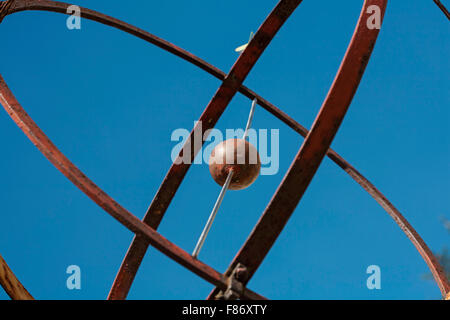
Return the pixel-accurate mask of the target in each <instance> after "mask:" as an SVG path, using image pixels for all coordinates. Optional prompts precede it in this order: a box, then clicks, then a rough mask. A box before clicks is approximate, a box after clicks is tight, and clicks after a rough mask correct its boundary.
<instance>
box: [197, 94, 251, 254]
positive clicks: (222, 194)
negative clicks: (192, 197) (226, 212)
mask: <svg viewBox="0 0 450 320" xmlns="http://www.w3.org/2000/svg"><path fill="white" fill-rule="evenodd" d="M257 102H258V100H257V99H256V98H255V99H253V102H252V106H251V108H250V113H249V115H248V120H247V125H246V126H245V131H244V135H243V136H242V139H245V138H246V137H247V134H248V130H249V129H250V127H251V126H252V121H253V115H254V114H255V106H256V103H257ZM231 178H233V170H230V172H229V173H228V176H227V179H226V180H225V183H224V185H223V187H222V190H220V193H219V197H218V198H217V201H216V203H215V205H214V208H213V210H212V212H211V214H210V215H209V218H208V221H207V222H206V225H205V227H204V228H203V232H202V234H201V235H200V238H199V239H198V241H197V245H196V246H195V249H194V252H193V253H192V256H193V257H194V258H197V257H198V254H199V253H200V250H201V249H202V247H203V244H204V243H205V240H206V237H207V236H208V233H209V230H210V229H211V226H212V224H213V222H214V219H215V218H216V215H217V212H218V211H219V208H220V205H221V204H222V200H223V198H224V197H225V193H226V192H227V189H228V186H229V185H230V183H231Z"/></svg>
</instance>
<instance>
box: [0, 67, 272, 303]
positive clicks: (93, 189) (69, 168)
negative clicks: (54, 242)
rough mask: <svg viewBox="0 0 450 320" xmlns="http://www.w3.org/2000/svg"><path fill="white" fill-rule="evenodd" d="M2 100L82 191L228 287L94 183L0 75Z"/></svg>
mask: <svg viewBox="0 0 450 320" xmlns="http://www.w3.org/2000/svg"><path fill="white" fill-rule="evenodd" d="M0 103H1V104H2V105H3V107H4V109H5V110H6V112H7V113H8V114H9V116H10V117H11V118H12V119H13V120H14V122H15V123H16V124H17V126H18V127H19V128H20V129H21V130H22V131H23V132H24V133H25V135H26V136H27V137H28V138H29V139H30V140H31V142H33V144H34V145H35V146H36V147H37V148H38V149H39V150H40V151H41V152H42V154H43V155H44V156H45V157H46V158H47V159H48V160H49V161H50V162H51V163H52V164H53V165H54V166H55V167H56V168H57V169H58V170H59V171H61V173H62V174H64V175H65V176H66V177H67V178H68V179H69V180H70V181H71V182H72V183H73V184H74V185H75V186H77V187H78V188H79V189H80V190H81V191H83V192H84V193H85V194H86V195H87V196H88V197H89V198H91V199H92V200H93V201H94V202H95V203H96V204H97V205H99V206H100V207H101V208H102V209H103V210H105V211H106V212H107V213H109V214H110V215H111V216H112V217H113V218H115V219H116V220H117V221H119V222H120V223H121V224H122V225H124V226H125V227H126V228H128V229H129V230H130V231H132V232H134V233H135V234H139V235H140V236H142V238H144V239H145V240H146V241H148V242H149V243H150V244H151V245H152V246H153V247H155V248H156V249H157V250H159V251H160V252H162V253H163V254H165V255H166V256H168V257H169V258H171V259H172V260H174V261H176V262H178V263H179V264H181V265H182V266H184V267H185V268H187V269H188V270H190V271H192V272H193V273H195V274H197V275H198V276H200V277H201V278H203V279H205V280H206V281H208V282H210V283H212V284H214V285H217V286H220V287H221V288H223V289H224V290H225V289H226V288H227V287H228V282H227V280H226V279H225V278H224V277H223V275H222V274H220V273H219V272H217V271H216V270H214V269H213V268H211V267H210V266H208V265H206V264H204V263H203V262H201V261H199V260H197V259H194V258H192V256H191V255H190V254H189V253H187V252H186V251H184V250H183V249H181V248H180V247H178V246H177V245H175V244H174V243H172V242H170V241H169V240H167V239H166V238H165V237H163V236H162V235H161V234H159V233H158V232H156V231H155V230H154V229H153V228H151V227H150V226H148V225H146V224H145V223H143V222H142V221H141V220H139V219H138V218H137V217H136V216H134V215H133V214H131V213H130V212H129V211H127V210H126V209H125V208H123V207H122V206H121V205H120V204H119V203H117V202H116V201H115V200H113V199H112V198H111V197H110V196H109V195H107V194H106V193H105V192H104V191H103V190H102V189H100V188H99V187H98V186H97V185H96V184H95V183H94V182H92V181H91V180H90V179H89V178H88V177H87V176H85V175H84V174H83V172H81V171H80V170H79V169H78V168H77V167H76V166H75V165H74V164H73V163H72V162H71V161H70V160H69V159H68V158H67V157H66V156H65V155H64V154H63V153H62V152H61V151H60V150H59V149H58V148H57V147H56V146H55V145H54V144H53V143H52V142H51V141H50V139H49V138H48V137H47V136H46V135H45V134H44V132H42V130H41V129H40V128H39V127H38V126H37V125H36V123H35V122H34V121H33V120H32V119H31V118H30V116H29V115H28V114H27V113H26V112H25V110H24V109H23V107H22V106H21V105H20V104H19V102H18V101H17V100H16V98H15V97H14V95H13V94H12V92H11V91H10V89H9V88H8V87H7V85H6V82H5V81H4V79H3V77H2V76H1V75H0ZM244 296H245V297H246V298H248V299H265V298H264V297H262V296H261V295H259V294H256V293H254V292H252V291H251V290H246V291H245V292H244Z"/></svg>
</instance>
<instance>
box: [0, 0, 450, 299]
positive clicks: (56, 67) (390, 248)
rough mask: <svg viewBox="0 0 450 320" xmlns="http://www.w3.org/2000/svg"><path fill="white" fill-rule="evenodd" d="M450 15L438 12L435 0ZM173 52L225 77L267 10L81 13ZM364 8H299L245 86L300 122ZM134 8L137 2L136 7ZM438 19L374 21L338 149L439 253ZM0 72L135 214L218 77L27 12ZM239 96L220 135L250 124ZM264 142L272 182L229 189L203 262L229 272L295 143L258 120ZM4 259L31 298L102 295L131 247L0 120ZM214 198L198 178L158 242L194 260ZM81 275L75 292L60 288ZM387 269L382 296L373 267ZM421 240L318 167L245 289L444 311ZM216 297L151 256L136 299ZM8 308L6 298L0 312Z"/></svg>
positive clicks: (445, 177)
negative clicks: (151, 37) (273, 165)
mask: <svg viewBox="0 0 450 320" xmlns="http://www.w3.org/2000/svg"><path fill="white" fill-rule="evenodd" d="M443 3H445V4H446V5H447V6H448V5H450V3H448V1H444V2H443ZM77 4H80V5H82V6H87V7H89V8H91V9H95V10H99V11H102V12H104V13H106V14H109V15H112V16H114V17H117V18H120V19H123V20H124V21H126V22H129V23H132V24H135V25H136V26H138V27H140V28H142V29H144V30H147V31H149V32H151V33H154V34H156V35H157V36H160V37H162V38H165V39H167V40H168V41H170V42H173V43H175V44H176V45H178V46H181V47H183V48H185V49H187V50H189V51H191V52H192V53H194V54H196V55H198V56H199V57H201V58H203V59H205V60H206V61H208V62H210V63H212V64H214V65H216V66H217V67H219V68H220V69H222V70H224V71H225V72H227V71H228V70H229V69H230V68H231V66H232V64H233V62H234V61H235V60H236V58H237V57H238V55H237V54H236V53H235V52H234V48H236V47H237V46H239V45H241V44H243V43H245V42H246V41H247V39H248V36H249V33H250V31H256V29H257V28H258V26H259V25H260V24H261V23H262V22H263V20H264V18H265V17H266V16H267V15H268V14H269V12H270V11H271V9H272V8H273V7H274V6H275V4H276V1H265V0H264V1H257V2H256V1H247V0H240V1H235V0H231V1H230V0H229V1H222V0H220V1H204V0H202V1H193V2H192V1H191V2H187V1H158V2H155V1H133V2H127V3H124V2H120V1H106V0H101V1H97V0H96V1H92V0H91V1H79V2H78V3H77ZM361 4H362V1H357V0H351V1H340V2H337V1H311V0H305V1H304V2H303V3H302V4H301V5H300V6H299V8H298V9H297V11H296V12H295V13H294V14H293V15H292V16H291V18H290V19H289V20H288V21H287V23H286V24H285V25H284V27H283V28H282V29H281V30H280V32H279V33H278V34H277V36H276V38H275V39H274V40H273V41H272V43H271V45H270V46H269V47H268V49H267V50H266V51H265V52H264V54H263V55H262V57H261V59H260V60H259V61H258V63H257V64H256V66H255V68H254V69H253V70H252V72H251V74H250V75H249V77H248V78H247V79H246V81H245V85H247V86H248V87H250V88H252V89H253V90H255V91H256V92H258V93H259V94H261V95H262V96H263V97H264V98H266V99H268V100H269V101H271V102H272V103H274V104H275V105H276V106H278V107H279V108H281V109H282V110H284V111H285V112H287V113H288V114H289V115H290V116H292V117H293V118H294V119H296V120H297V121H298V122H300V123H301V124H303V125H304V126H306V127H310V126H311V124H312V122H313V120H314V117H315V116H316V114H317V112H318V110H319V108H320V106H321V104H322V102H323V99H324V98H325V95H326V93H327V91H328V89H329V87H330V85H331V83H332V81H333V78H334V76H335V74H336V71H337V69H338V67H339V64H340V61H341V59H342V57H343V55H344V53H345V50H346V47H347V45H348V42H349V40H350V38H351V35H352V32H353V29H354V26H355V24H356V21H357V18H358V16H359V13H360V9H361ZM138 6H139V7H138ZM449 31H450V28H449V24H448V20H447V19H446V18H445V17H444V15H443V14H442V13H441V12H440V11H439V10H438V8H437V7H436V6H435V5H434V4H433V2H432V1H431V0H429V1H419V0H413V1H401V0H391V1H389V4H388V8H387V13H386V16H385V21H384V26H383V29H382V31H381V34H380V36H379V39H378V42H377V45H376V47H375V50H374V53H373V56H372V59H371V61H370V63H369V65H368V68H367V71H366V74H365V75H364V78H363V81H362V83H361V85H360V88H359V90H358V92H357V94H356V96H355V99H354V100H353V103H352V105H351V107H350V109H349V112H348V113H347V116H346V118H345V120H344V122H343V125H342V127H341V129H340V130H339V132H338V134H337V136H336V139H335V140H334V142H333V148H334V149H335V150H336V151H338V152H339V153H340V154H341V155H342V156H343V157H344V158H345V159H346V160H348V161H349V162H350V163H351V164H353V165H354V166H355V167H356V168H357V169H358V170H359V171H360V172H362V173H363V174H364V175H365V176H366V177H368V178H369V180H371V181H372V182H373V183H374V184H375V185H376V186H377V187H378V188H379V189H380V190H381V191H382V192H383V193H384V194H385V195H386V196H387V197H388V198H389V199H390V200H391V201H392V202H393V203H394V205H396V206H397V208H398V209H399V210H400V211H401V212H402V213H403V214H404V215H405V216H406V217H407V219H408V220H409V221H410V222H411V223H412V225H413V226H414V227H415V228H416V229H417V231H418V232H419V233H420V234H421V235H422V237H423V238H424V240H425V241H426V242H427V244H428V245H429V246H430V247H431V249H432V250H434V251H437V252H439V251H441V250H442V249H443V248H444V247H445V246H446V245H447V246H448V245H449V243H450V242H449V235H448V233H447V231H446V230H445V229H444V227H443V226H442V223H441V221H440V218H441V217H447V219H449V218H450V212H449V211H448V199H449V181H450V171H449V157H450V148H449V135H448V125H449V119H450V118H449V108H448V106H449V102H450V101H449V95H448V92H449V78H448V71H449V66H450V63H449V60H448V56H449V54H450V42H449V41H448V36H449ZM0 37H1V39H2V50H1V56H0V57H1V59H0V70H1V71H0V72H1V74H2V75H3V77H4V78H5V80H6V82H7V83H8V84H9V86H10V88H11V89H12V91H13V92H14V94H15V95H16V97H17V98H18V100H19V102H20V103H21V104H22V105H23V106H24V108H25V109H26V110H27V112H29V114H30V115H31V116H32V118H33V119H34V120H35V121H36V122H37V124H38V125H39V126H40V127H41V128H42V129H43V130H44V131H45V132H46V134H47V135H48V136H49V137H50V138H51V139H52V140H53V142H54V143H55V144H56V145H57V146H58V147H59V148H60V149H61V150H62V151H63V153H65V154H66V155H67V156H68V157H69V158H70V159H71V160H72V161H73V162H74V163H75V164H76V165H77V166H78V167H79V168H80V169H81V170H82V171H84V172H85V173H86V174H87V175H88V176H89V177H90V178H91V179H92V180H94V181H95V182H96V183H97V184H98V185H99V186H100V187H101V188H103V189H104V190H105V191H106V192H107V193H108V194H110V195H111V196H113V197H114V198H115V199H116V200H117V201H118V202H119V203H120V204H122V205H123V206H124V207H125V208H127V209H128V210H130V211H131V212H132V213H133V214H135V215H136V216H138V217H140V218H142V217H143V215H144V213H145V210H146V209H147V206H148V205H149V203H150V201H151V200H152V198H153V196H154V194H155V192H156V190H157V188H158V186H159V184H160V183H161V181H162V179H163V177H164V176H165V174H166V172H167V170H168V168H169V167H170V161H171V160H170V152H171V149H172V148H173V147H174V145H175V144H176V143H175V142H172V141H170V136H171V133H172V131H173V130H175V129H177V128H187V129H189V130H190V129H191V128H192V126H193V122H194V121H195V120H196V119H197V118H198V117H199V116H200V114H201V112H202V110H203V109H204V107H205V106H206V105H207V103H208V102H209V100H210V99H211V97H212V96H213V94H214V92H215V91H216V89H217V87H218V86H219V85H220V82H219V81H218V80H217V79H215V78H213V77H212V76H210V75H209V74H206V73H205V72H203V71H202V70H200V69H197V68H196V67H194V66H192V65H190V64H188V63H186V62H184V61H182V60H181V59H179V58H177V57H175V56H173V55H170V54H168V53H166V52H164V51H162V50H161V49H159V48H156V47H154V46H152V45H149V44H147V43H146V42H144V41H142V40H140V39H137V38H134V37H132V36H130V35H127V34H124V33H122V32H120V31H118V30H115V29H111V28H109V27H106V26H103V25H100V24H98V23H95V22H90V21H86V20H83V21H82V29H81V30H72V31H70V30H68V29H67V28H66V16H64V15H61V14H55V13H44V12H23V13H17V14H14V15H12V16H9V17H7V18H5V20H4V21H3V23H2V24H1V25H0ZM249 108H250V101H249V100H248V99H247V98H244V97H243V96H241V95H236V96H235V98H234V99H233V100H232V102H231V104H230V106H229V108H228V109H227V110H226V112H225V113H224V115H223V117H222V118H221V119H220V121H219V122H218V124H217V128H219V129H221V130H225V129H226V128H242V127H243V126H244V125H245V121H246V117H247V115H248V110H249ZM253 124H254V128H256V129H279V130H280V170H279V172H278V174H276V175H273V176H260V177H259V178H258V180H257V181H256V182H255V183H254V184H253V185H252V186H251V187H250V188H248V189H246V190H243V191H230V192H229V193H227V195H226V197H225V200H224V203H223V205H222V207H221V210H220V212H219V214H218V217H217V219H216V221H215V223H214V225H213V228H212V230H211V233H210V235H209V237H208V239H207V241H206V244H205V247H204V248H203V250H202V252H201V254H200V259H201V260H202V261H204V262H206V263H208V264H210V265H211V266H212V267H214V268H215V269H217V270H219V271H221V272H222V271H224V270H225V269H226V267H227V266H228V264H229V262H230V261H231V259H232V258H233V257H234V255H235V253H236V252H237V250H238V249H239V247H240V246H241V245H242V243H243V242H244V241H245V239H246V238H247V236H248V234H249V233H250V231H251V230H252V228H253V226H254V224H255V223H256V221H257V220H258V217H259V216H260V214H261V213H262V211H263V209H264V207H265V206H266V205H267V204H268V202H269V200H270V198H271V196H272V194H273V192H274V191H275V189H276V187H277V186H278V184H279V183H280V181H281V179H282V177H283V176H284V174H285V172H286V170H287V169H288V167H289V165H290V163H291V161H292V159H293V157H294V156H295V154H296V152H297V150H298V149H299V147H300V146H301V143H302V141H303V139H302V138H301V137H300V136H298V135H297V134H296V133H295V132H293V131H292V130H291V129H290V128H288V127H287V126H286V125H284V124H283V123H281V122H280V121H279V120H278V119H276V118H274V117H273V116H271V115H270V114H269V113H268V112H266V111H265V110H263V109H261V108H257V109H256V113H255V117H254V122H253ZM0 144H1V146H2V152H1V157H0V168H1V170H0V180H1V184H0V200H1V203H2V210H1V211H2V212H1V215H2V219H1V221H2V222H1V224H0V253H1V254H2V255H3V257H4V258H5V259H6V261H7V262H8V264H9V265H10V266H11V267H12V269H13V270H14V271H15V273H16V274H17V275H18V277H19V278H20V280H21V281H22V282H23V283H24V285H25V286H26V287H27V288H28V289H29V291H30V292H31V293H32V294H33V295H34V296H35V297H36V298H39V299H104V298H106V296H107V293H108V291H109V289H110V287H111V284H112V281H113V279H114V276H115V274H116V272H117V270H118V268H119V266H120V263H121V261H122V259H123V256H124V254H125V252H126V250H127V248H128V246H129V244H130V242H131V240H132V236H133V235H132V233H131V232H129V231H128V230H127V229H125V228H124V227H123V226H122V225H120V224H119V223H118V222H116V221H115V220H114V219H113V218H111V217H110V216H109V215H107V214H106V213H105V212H104V211H103V210H102V209H100V208H99V207H97V206H96V204H94V203H93V202H91V200H89V199H88V198H87V197H86V196H85V195H84V194H83V193H82V192H81V191H79V190H78V189H77V188H76V187H75V186H73V185H72V184H71V183H70V182H69V181H68V180H67V179H66V178H65V177H64V176H63V175H62V174H61V173H60V172H59V171H57V170H56V169H55V168H54V167H53V166H52V165H51V164H50V163H49V162H48V161H47V159H46V158H44V156H42V155H41V154H40V152H39V151H38V150H37V149H36V148H35V147H34V146H33V145H32V144H31V142H30V141H29V140H28V139H27V138H26V137H25V135H24V134H23V133H22V132H21V131H20V130H19V129H18V128H17V127H16V125H15V124H14V123H13V121H12V120H11V119H10V118H9V117H8V115H7V114H6V113H5V112H0ZM219 191H220V188H219V187H218V186H217V185H216V184H215V182H214V181H213V180H212V178H211V177H210V175H209V170H208V168H207V165H205V164H204V165H194V166H192V168H191V169H190V171H189V172H188V175H187V177H186V179H185V180H184V182H183V184H182V186H181V187H180V189H179V191H178V193H177V194H176V197H175V199H174V201H173V202H172V204H171V205H170V207H169V209H168V211H167V213H166V216H165V218H164V220H163V222H162V224H161V226H160V228H159V231H160V232H161V233H162V234H163V235H164V236H165V237H167V238H168V239H170V240H171V241H173V242H174V243H176V244H177V245H179V246H180V247H182V248H183V249H185V250H187V251H188V252H191V251H192V249H193V248H194V246H195V243H196V241H197V238H198V236H199V234H200V233H201V230H202V228H203V226H204V223H205V221H206V219H207V217H208V215H209V213H210V210H211V208H212V206H213V204H214V201H215V199H216V197H217V195H218V193H219ZM72 264H75V265H78V266H80V268H81V272H82V288H81V290H68V289H67V288H66V278H67V277H68V275H67V274H66V273H65V271H66V268H67V266H69V265H72ZM369 265H379V266H380V268H381V286H382V288H381V290H368V289H367V287H366V279H367V277H368V275H367V274H366V268H367V267H368V266H369ZM427 272H428V269H427V266H426V264H425V263H424V262H423V260H422V259H421V257H420V255H419V254H418V253H417V251H416V250H415V248H414V247H413V245H412V244H411V243H410V242H409V240H408V239H407V238H406V236H405V235H404V234H403V233H402V232H401V231H400V229H399V228H398V226H397V225H396V224H395V223H394V222H393V221H392V219H391V218H390V217H389V216H388V215H387V214H386V213H385V212H384V211H383V209H382V208H381V207H380V206H379V205H378V204H377V203H376V202H375V201H374V200H373V199H372V198H371V197H370V196H369V195H367V194H366V193H365V192H364V190H362V188H361V187H360V186H359V185H357V184H356V183H355V182H354V181H353V180H352V179H351V178H350V177H349V176H348V175H347V174H346V173H344V172H343V171H342V170H341V169H340V168H338V167H337V166H336V165H335V164H334V163H332V161H331V160H329V159H325V160H324V162H323V163H322V165H321V167H320V169H319V171H318V173H317V175H316V176H315V178H314V180H313V182H312V183H311V185H310V188H309V189H308V190H307V192H306V194H305V196H304V197H303V199H302V202H301V203H300V204H299V206H298V207H297V209H296V211H295V213H294V214H293V216H292V218H291V219H290V220H289V223H288V225H287V227H286V228H285V230H284V231H283V233H282V234H281V236H280V237H279V239H278V241H277V243H276V244H275V246H274V247H273V248H272V250H271V251H270V253H269V255H268V256H267V259H266V260H265V261H264V263H263V264H262V266H261V267H260V269H259V270H258V272H257V273H256V275H255V276H254V278H253V279H252V280H251V282H250V284H249V287H250V288H251V289H253V290H256V291H258V292H260V293H261V294H263V295H265V296H267V297H269V298H271V299H438V298H440V293H439V290H438V288H437V286H436V285H435V284H434V283H433V282H431V281H425V280H422V276H423V275H424V274H426V273H427ZM211 288H212V286H211V285H210V284H208V283H206V282H205V281H203V280H202V279H200V278H198V277H197V276H195V275H193V274H191V273H190V272H189V271H187V270H185V269H183V268H182V267H181V266H179V265H178V264H176V263H175V262H172V261H171V260H170V259H168V258H167V257H165V256H164V255H162V254H161V253H159V252H157V251H156V250H154V249H150V250H149V251H148V253H147V255H146V257H145V259H144V261H143V263H142V266H141V268H140V271H139V273H138V275H137V277H136V280H135V283H134V285H133V287H132V289H131V292H130V294H129V298H131V299H203V298H204V297H205V296H206V295H207V294H208V293H209V291H210V290H211ZM6 298H7V295H6V294H5V293H4V292H3V291H0V299H6Z"/></svg>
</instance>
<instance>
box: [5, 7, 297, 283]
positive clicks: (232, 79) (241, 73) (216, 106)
mask: <svg viewBox="0 0 450 320" xmlns="http://www.w3.org/2000/svg"><path fill="white" fill-rule="evenodd" d="M300 2H301V0H282V1H280V2H279V3H278V4H277V6H276V7H275V9H274V10H273V11H272V13H271V14H270V15H269V16H268V18H267V19H266V20H265V21H264V23H263V24H262V26H261V27H260V29H259V30H258V32H257V33H256V35H255V36H254V38H253V39H252V41H250V43H249V45H248V47H247V48H246V50H245V51H244V52H243V53H242V54H241V55H240V57H239V59H238V61H237V62H236V63H235V65H234V66H233V67H232V69H231V71H230V73H229V75H228V76H227V77H226V78H225V79H224V81H223V83H222V85H221V87H220V88H219V90H218V91H217V92H216V94H215V96H214V97H213V99H212V100H211V102H210V103H209V104H208V107H207V108H206V109H205V111H204V112H203V114H202V116H201V118H200V120H199V121H202V123H203V131H202V134H203V133H204V132H205V131H206V130H208V129H210V128H212V127H213V126H214V124H215V123H216V122H217V120H218V118H219V117H220V115H221V114H222V113H223V111H224V110H225V108H226V106H227V105H228V103H229V102H230V101H231V99H232V97H233V96H234V95H235V94H236V92H237V90H238V89H239V88H240V86H241V84H242V82H243V81H244V79H245V77H246V76H247V74H248V73H249V71H250V69H251V68H252V67H253V65H254V64H255V63H256V61H257V59H258V57H259V56H260V55H261V54H262V52H263V51H264V49H265V48H266V47H267V45H268V43H269V42H270V40H271V39H272V38H273V36H274V35H275V33H276V32H277V31H278V30H279V28H280V27H281V26H282V24H283V23H284V21H286V19H287V18H288V17H289V15H290V14H291V13H292V12H293V10H294V9H295V8H296V7H297V6H298V4H300ZM31 3H32V5H31V6H29V7H27V6H26V4H27V2H22V1H20V0H19V2H17V3H16V5H15V6H13V9H12V10H11V13H12V12H18V11H23V10H31V9H35V10H42V9H46V10H49V11H56V12H61V13H65V12H66V11H65V10H66V8H67V5H66V4H62V3H58V4H57V5H56V6H54V7H52V5H53V4H54V3H51V2H50V1H31ZM20 4H22V6H21V5H20ZM24 4H25V6H23V5H24ZM28 4H29V3H28ZM89 14H90V15H91V16H92V18H94V20H96V19H95V16H94V15H95V14H94V13H93V12H92V11H90V10H88V12H87V13H86V11H85V12H84V14H83V13H82V16H84V17H86V16H88V15H89ZM195 132H198V129H197V128H194V130H193V132H192V134H191V137H190V139H188V141H192V140H193V139H192V138H193V135H194V133H195ZM196 147H198V146H196V145H195V144H192V143H187V144H186V145H185V146H184V147H183V149H182V151H181V152H180V155H179V158H182V156H183V153H184V152H190V155H191V159H192V160H193V159H194V157H195V154H196V153H197V152H198V150H199V148H196ZM189 166H190V164H184V163H182V164H174V165H173V166H172V167H171V170H170V171H169V173H168V177H169V178H170V179H165V180H164V181H166V182H167V184H166V185H167V186H169V188H168V189H169V190H167V189H165V188H164V186H165V184H164V182H163V184H162V187H161V189H160V190H161V192H159V193H158V194H157V195H156V197H155V199H156V200H157V202H158V201H159V200H160V199H163V201H162V202H163V203H162V204H161V202H159V203H156V205H155V206H156V207H157V208H156V209H155V210H154V212H157V213H159V214H160V213H161V211H160V210H161V207H162V208H163V210H164V211H165V209H166V208H167V206H168V204H169V203H170V201H171V199H172V197H173V195H174V194H175V191H176V189H177V188H178V185H179V184H180V183H181V181H182V180H183V178H184V175H185V174H186V172H187V169H188V168H189ZM63 173H64V172H63ZM68 177H69V178H70V176H68ZM166 178H167V177H166ZM175 179H177V180H178V181H179V183H176V184H175V190H173V189H174V188H173V186H174V180H175ZM169 180H170V181H169ZM79 187H80V186H79ZM81 187H82V186H81ZM80 189H81V188H80ZM170 189H172V190H170ZM82 190H83V189H82ZM83 191H85V192H86V191H88V190H83ZM88 195H89V194H88ZM89 196H91V197H92V195H89ZM164 198H165V199H164ZM110 200H111V201H114V200H112V199H110ZM94 201H95V200H94ZM154 203H155V202H154ZM164 207H165V208H164ZM110 214H111V212H110ZM112 214H114V212H113V213H112ZM122 214H125V212H122ZM116 218H117V219H118V220H119V221H120V219H119V218H121V217H120V216H116ZM144 220H145V218H144ZM128 227H135V226H134V225H128ZM152 230H153V229H152ZM133 231H135V230H133ZM136 234H137V236H136V239H138V240H140V242H141V243H142V244H143V245H145V249H146V248H147V247H148V245H149V241H148V239H145V238H144V237H142V236H140V233H139V232H136ZM142 234H143V233H142ZM145 235H146V236H148V235H147V234H145ZM150 244H152V243H151V242H150ZM153 245H154V246H155V247H157V246H156V245H155V243H153ZM141 246H142V245H141ZM157 248H158V247H157ZM159 249H164V248H159ZM161 251H163V250H161ZM163 252H164V251H163ZM169 253H170V252H169ZM136 256H137V255H135V254H133V255H132V257H133V258H135V257H136ZM169 256H170V255H169ZM172 258H176V257H172ZM178 258H179V257H178ZM175 260H176V259H175ZM184 262H186V261H184ZM191 262H192V261H191ZM186 266H188V265H186ZM123 269H124V270H125V272H127V271H128V270H129V264H127V263H125V264H124V268H123ZM133 276H134V275H133ZM130 284H131V283H130Z"/></svg>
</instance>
